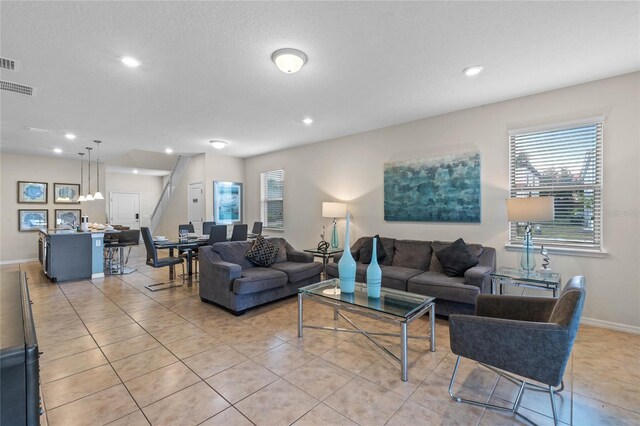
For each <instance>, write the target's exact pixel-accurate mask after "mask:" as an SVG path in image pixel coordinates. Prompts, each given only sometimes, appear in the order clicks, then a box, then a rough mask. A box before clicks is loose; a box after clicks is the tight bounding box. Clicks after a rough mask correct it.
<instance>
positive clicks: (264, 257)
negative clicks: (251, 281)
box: [245, 235, 279, 268]
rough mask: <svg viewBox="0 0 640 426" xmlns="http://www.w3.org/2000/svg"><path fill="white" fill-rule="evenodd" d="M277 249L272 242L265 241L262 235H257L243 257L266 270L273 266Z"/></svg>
mask: <svg viewBox="0 0 640 426" xmlns="http://www.w3.org/2000/svg"><path fill="white" fill-rule="evenodd" d="M278 248H279V247H278V246H276V245H275V244H273V243H272V242H270V241H267V240H265V239H264V237H263V236H262V235H258V237H257V238H256V240H255V242H254V243H253V245H252V246H251V248H250V249H249V251H248V252H247V254H246V255H245V257H246V258H247V259H249V260H250V261H252V262H253V263H255V264H256V265H258V266H262V267H265V268H268V267H270V266H271V265H273V262H274V261H275V259H276V254H278Z"/></svg>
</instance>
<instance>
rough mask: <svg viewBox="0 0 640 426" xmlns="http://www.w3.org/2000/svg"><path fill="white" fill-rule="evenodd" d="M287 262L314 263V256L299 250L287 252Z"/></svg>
mask: <svg viewBox="0 0 640 426" xmlns="http://www.w3.org/2000/svg"><path fill="white" fill-rule="evenodd" d="M287 260H288V261H290V262H298V263H312V262H313V254H311V253H305V252H304V251H299V250H287Z"/></svg>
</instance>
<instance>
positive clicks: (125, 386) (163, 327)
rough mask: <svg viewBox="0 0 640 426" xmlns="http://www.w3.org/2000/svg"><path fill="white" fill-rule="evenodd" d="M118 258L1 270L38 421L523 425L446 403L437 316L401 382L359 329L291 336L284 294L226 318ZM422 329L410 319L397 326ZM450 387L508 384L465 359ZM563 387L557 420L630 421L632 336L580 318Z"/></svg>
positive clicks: (291, 306) (503, 397)
mask: <svg viewBox="0 0 640 426" xmlns="http://www.w3.org/2000/svg"><path fill="white" fill-rule="evenodd" d="M130 264H131V266H134V267H137V268H138V271H137V272H135V273H133V274H130V275H125V276H122V277H120V276H110V277H107V278H104V279H98V280H92V281H78V282H70V283H63V284H60V285H55V284H51V283H49V282H48V281H47V280H46V279H45V277H44V276H43V275H42V272H41V269H40V265H39V264H37V263H27V264H21V265H7V266H3V267H2V269H3V270H12V269H14V270H17V269H18V268H20V269H21V270H22V271H25V272H27V274H28V278H29V287H30V292H31V298H32V300H33V306H32V307H33V312H34V316H35V320H36V330H37V334H38V339H39V342H40V345H41V350H42V351H43V352H44V353H43V355H42V358H41V381H42V394H43V399H44V406H45V414H44V416H43V419H42V423H43V424H47V423H48V424H50V425H94V424H96V425H98V424H100V425H101V424H111V425H147V424H154V425H198V424H201V425H251V424H256V425H263V424H265V425H280V424H282V425H286V424H296V425H334V424H335V425H354V424H361V425H383V424H387V425H410V424H412V425H423V424H424V425H426V424H447V425H448V424H462V425H502V424H504V425H511V424H528V423H527V422H526V421H524V420H523V419H522V418H519V417H515V416H513V415H510V414H507V413H502V412H496V411H492V410H484V409H481V408H478V407H472V406H469V405H466V404H459V403H455V402H453V401H451V400H450V398H449V396H448V393H447V387H448V382H449V378H450V374H451V371H452V367H453V363H454V362H455V357H454V356H453V355H452V354H451V352H450V351H449V341H448V329H447V323H446V321H442V320H438V322H437V326H436V335H437V351H436V352H435V353H431V352H428V351H427V350H426V344H425V342H424V341H412V342H411V343H410V346H409V349H410V369H409V381H408V382H406V383H405V382H402V381H401V380H400V378H399V367H398V365H397V364H394V363H392V362H391V361H390V360H389V358H388V357H387V356H386V355H384V354H382V353H381V352H380V351H379V350H378V349H376V348H375V347H373V346H372V345H371V344H370V343H369V342H367V341H366V340H365V339H363V338H362V337H361V336H355V335H351V334H347V333H333V332H325V331H318V330H305V338H304V339H302V340H299V339H298V338H297V331H296V314H297V310H296V298H290V299H287V300H284V301H281V302H278V303H274V304H271V305H268V306H266V307H263V308H260V309H256V310H252V311H249V312H248V313H247V314H245V315H244V316H241V317H234V316H233V315H231V314H229V313H227V312H226V311H224V310H222V309H220V308H217V307H215V306H211V305H209V304H205V303H202V302H201V301H200V299H199V297H198V288H197V284H194V285H193V286H191V287H189V286H184V287H181V288H176V289H170V290H164V291H158V292H155V293H152V292H150V291H148V290H146V289H145V288H144V285H145V284H148V283H154V282H161V281H164V280H166V278H167V271H166V270H159V271H158V270H154V269H152V268H148V267H146V266H145V265H144V264H143V260H142V258H141V257H140V256H138V255H137V253H134V255H133V256H132V258H131V260H130ZM305 318H306V320H307V321H308V320H310V319H311V318H313V320H314V322H315V323H327V324H330V323H332V322H333V321H332V312H330V311H329V310H328V308H326V307H322V306H319V305H317V304H313V303H308V304H306V305H305ZM361 322H364V323H367V321H366V320H365V321H361ZM377 325H378V326H379V324H377ZM426 327H427V321H426V320H420V321H417V322H416V323H414V324H413V325H412V327H411V330H410V331H411V332H414V333H415V332H416V331H418V332H420V331H425V332H426ZM416 342H417V343H416ZM387 343H388V344H389V345H394V344H395V343H396V342H395V339H392V340H388V342H387ZM394 350H396V351H399V348H398V346H397V345H396V346H395V348H394ZM457 383H459V386H458V389H459V391H458V392H459V393H460V394H461V395H462V396H471V397H473V398H482V399H485V400H491V401H492V402H495V403H498V404H506V403H507V401H512V400H513V398H514V396H515V394H516V389H515V386H514V385H512V384H511V383H510V382H507V381H505V380H504V379H499V378H498V376H496V375H495V374H494V373H492V372H490V371H488V370H486V369H484V368H483V367H480V366H478V365H476V364H475V363H473V362H470V361H466V362H464V361H463V364H462V370H461V372H460V374H459V379H458V382H457ZM565 383H566V385H567V389H566V390H565V391H564V392H563V393H562V394H561V395H560V396H559V397H558V402H557V403H558V407H559V412H560V418H561V420H562V422H563V423H566V424H569V423H571V422H572V421H573V424H576V425H592V424H615V425H623V424H640V336H637V335H631V334H625V333H619V332H614V331H610V330H604V329H598V328H593V327H587V326H584V327H582V329H581V330H580V333H579V334H578V339H577V341H576V344H575V346H574V353H573V357H572V361H571V362H570V364H569V367H568V368H567V374H566V376H565ZM520 410H521V412H522V413H523V414H525V415H526V416H528V417H529V418H530V419H531V420H533V421H535V422H536V423H538V424H542V425H547V424H552V421H551V418H550V416H551V410H550V406H549V403H548V398H547V396H546V395H545V394H542V393H539V392H534V391H527V392H525V396H524V399H523V402H522V407H521V409H520Z"/></svg>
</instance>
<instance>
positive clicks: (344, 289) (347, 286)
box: [338, 212, 356, 293]
mask: <svg viewBox="0 0 640 426" xmlns="http://www.w3.org/2000/svg"><path fill="white" fill-rule="evenodd" d="M349 222H350V213H349V212H347V235H346V237H345V239H344V252H343V254H342V257H341V258H340V261H339V262H338V275H339V277H340V292H341V293H353V292H354V291H355V290H356V261H355V260H353V256H351V247H350V246H349Z"/></svg>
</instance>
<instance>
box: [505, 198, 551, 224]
mask: <svg viewBox="0 0 640 426" xmlns="http://www.w3.org/2000/svg"><path fill="white" fill-rule="evenodd" d="M507 218H508V220H509V222H544V221H548V220H553V197H526V198H508V199H507Z"/></svg>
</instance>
